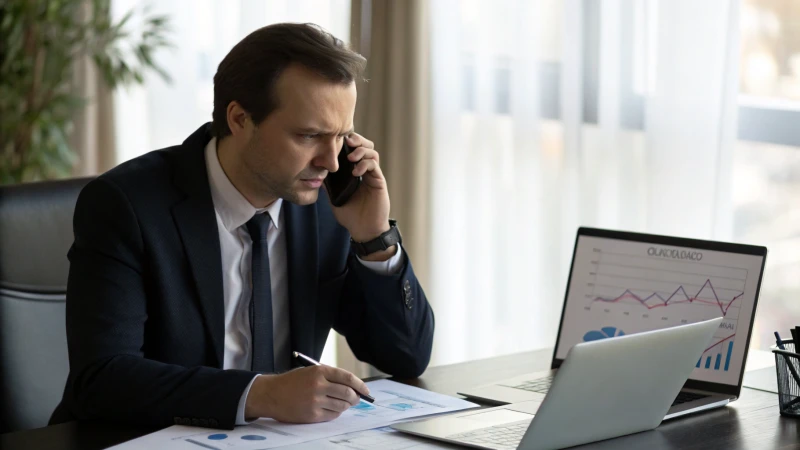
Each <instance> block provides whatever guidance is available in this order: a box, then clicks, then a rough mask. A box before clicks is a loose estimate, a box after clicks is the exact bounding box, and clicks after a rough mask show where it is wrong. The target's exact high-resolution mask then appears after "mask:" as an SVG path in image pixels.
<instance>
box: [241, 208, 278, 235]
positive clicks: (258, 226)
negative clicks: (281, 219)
mask: <svg viewBox="0 0 800 450" xmlns="http://www.w3.org/2000/svg"><path fill="white" fill-rule="evenodd" d="M271 221H272V220H271V218H270V216H269V213H268V212H265V213H260V214H258V213H257V214H256V215H255V216H253V218H252V219H250V220H248V221H247V224H246V225H247V231H248V232H249V233H250V239H252V240H253V242H263V241H266V240H267V230H269V224H270V222H271Z"/></svg>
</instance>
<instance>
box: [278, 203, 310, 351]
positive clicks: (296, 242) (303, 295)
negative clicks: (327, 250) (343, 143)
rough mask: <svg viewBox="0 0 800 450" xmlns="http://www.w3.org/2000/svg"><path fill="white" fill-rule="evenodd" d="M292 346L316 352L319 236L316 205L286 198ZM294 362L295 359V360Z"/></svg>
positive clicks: (294, 348) (300, 349)
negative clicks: (299, 202) (305, 204)
mask: <svg viewBox="0 0 800 450" xmlns="http://www.w3.org/2000/svg"><path fill="white" fill-rule="evenodd" d="M284 208H285V210H284V212H285V213H286V224H287V225H288V226H287V233H286V255H287V259H288V261H287V263H288V264H289V267H288V269H289V270H288V275H289V317H290V324H291V333H292V337H291V342H292V350H295V351H298V352H301V353H304V354H306V355H309V356H312V357H314V356H316V357H319V355H314V334H315V328H316V327H315V325H316V323H315V322H316V320H315V318H316V307H315V302H316V299H317V275H318V273H317V272H318V263H319V262H318V257H319V236H318V235H317V207H316V205H309V206H298V205H295V204H292V203H289V202H284ZM293 364H294V362H293Z"/></svg>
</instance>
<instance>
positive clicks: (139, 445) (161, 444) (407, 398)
mask: <svg viewBox="0 0 800 450" xmlns="http://www.w3.org/2000/svg"><path fill="white" fill-rule="evenodd" d="M367 386H369V390H370V394H372V396H373V397H374V398H375V403H374V404H369V403H366V402H361V403H359V404H358V405H356V406H354V407H352V408H350V409H349V410H347V411H345V412H344V413H342V415H341V416H339V418H337V419H336V420H332V421H330V422H323V423H315V424H305V425H298V424H286V423H281V422H276V421H274V420H271V419H259V420H257V421H256V422H253V423H251V424H250V425H245V426H241V427H236V429H234V430H219V431H212V430H209V429H207V428H196V427H187V426H178V425H176V426H172V427H169V428H166V429H164V430H161V431H157V432H155V433H152V434H148V435H147V436H144V437H141V438H139V439H135V440H133V441H130V442H126V443H124V444H121V445H119V446H117V447H113V448H114V449H119V450H123V449H124V450H133V449H142V450H152V449H154V448H159V449H161V448H164V449H167V448H168V449H188V450H200V449H203V448H205V449H209V450H222V449H237V450H254V449H266V448H274V447H281V446H284V445H290V444H298V443H302V442H308V441H314V440H317V439H323V438H328V437H331V436H338V435H341V434H344V433H351V432H355V431H363V430H369V429H372V428H379V427H384V426H386V425H389V424H391V423H394V422H397V421H401V420H407V419H411V418H414V417H421V416H427V415H432V414H441V413H446V412H453V411H461V410H464V409H468V408H474V407H477V406H478V405H476V404H474V403H470V402H468V401H466V400H461V399H457V398H453V397H448V396H446V395H441V394H437V393H435V392H430V391H426V390H424V389H420V388H415V387H413V386H406V385H404V384H400V383H396V382H394V381H389V380H377V381H370V382H369V383H367Z"/></svg>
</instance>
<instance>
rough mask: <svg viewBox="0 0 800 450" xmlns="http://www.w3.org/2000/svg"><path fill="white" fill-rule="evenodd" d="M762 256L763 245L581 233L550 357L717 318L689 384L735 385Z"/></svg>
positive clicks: (739, 376) (748, 329)
mask: <svg viewBox="0 0 800 450" xmlns="http://www.w3.org/2000/svg"><path fill="white" fill-rule="evenodd" d="M765 257H766V248H764V247H755V246H747V245H739V244H725V243H720V242H710V241H697V240H690V239H680V238H669V237H664V236H652V235H643V234H636V233H622V232H611V231H605V230H593V229H586V228H582V229H581V230H580V231H579V233H578V239H577V242H576V244H575V253H574V255H573V261H572V270H571V272H570V276H569V284H568V287H567V297H566V304H565V305H564V312H563V315H562V319H561V328H560V330H559V334H558V341H557V346H556V353H555V358H556V360H563V359H564V358H566V356H567V352H568V351H569V349H570V348H572V346H573V345H575V344H577V343H580V342H586V341H593V340H597V339H605V338H609V337H613V336H621V335H625V334H632V333H638V332H642V331H649V330H656V329H660V328H666V327H671V326H675V325H681V324H687V323H693V322H699V321H702V320H707V319H713V318H715V317H720V316H723V317H724V320H723V322H722V324H721V325H720V327H719V329H718V330H717V332H716V333H714V338H713V340H712V341H711V342H710V343H709V344H708V348H707V349H706V350H705V352H703V354H702V356H701V357H700V359H699V360H698V361H697V366H696V367H695V369H694V371H693V372H692V376H691V377H690V379H691V380H696V381H703V382H710V383H721V384H726V385H738V384H739V383H740V382H741V376H742V369H743V367H744V359H745V356H746V354H747V346H748V344H749V340H750V331H751V329H752V324H753V315H754V312H755V305H756V300H757V297H758V290H759V287H760V280H761V273H762V270H763V267H764V260H765ZM653 351H658V349H657V348H654V349H653Z"/></svg>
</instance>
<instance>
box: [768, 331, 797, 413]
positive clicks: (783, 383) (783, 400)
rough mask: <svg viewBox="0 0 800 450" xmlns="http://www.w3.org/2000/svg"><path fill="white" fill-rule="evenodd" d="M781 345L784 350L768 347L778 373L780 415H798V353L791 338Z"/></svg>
mask: <svg viewBox="0 0 800 450" xmlns="http://www.w3.org/2000/svg"><path fill="white" fill-rule="evenodd" d="M783 346H784V347H785V348H786V350H780V349H779V348H778V347H777V346H774V345H773V346H772V347H770V348H771V349H772V353H774V354H775V371H776V372H777V375H778V407H779V408H780V411H781V415H782V416H788V417H800V355H798V354H797V353H795V347H794V341H792V340H791V339H787V340H784V341H783Z"/></svg>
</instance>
